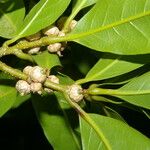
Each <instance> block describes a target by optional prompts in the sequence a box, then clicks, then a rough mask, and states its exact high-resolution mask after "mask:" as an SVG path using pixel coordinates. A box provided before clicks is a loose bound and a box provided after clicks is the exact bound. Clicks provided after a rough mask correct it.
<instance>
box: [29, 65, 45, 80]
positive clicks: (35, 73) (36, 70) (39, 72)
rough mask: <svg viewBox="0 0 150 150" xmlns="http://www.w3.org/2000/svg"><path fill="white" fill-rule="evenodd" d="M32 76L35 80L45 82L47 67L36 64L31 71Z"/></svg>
mask: <svg viewBox="0 0 150 150" xmlns="http://www.w3.org/2000/svg"><path fill="white" fill-rule="evenodd" d="M30 78H31V80H32V81H34V82H40V83H43V82H44V81H45V80H46V71H45V69H43V68H41V67H39V66H35V67H33V68H32V70H31V72H30Z"/></svg>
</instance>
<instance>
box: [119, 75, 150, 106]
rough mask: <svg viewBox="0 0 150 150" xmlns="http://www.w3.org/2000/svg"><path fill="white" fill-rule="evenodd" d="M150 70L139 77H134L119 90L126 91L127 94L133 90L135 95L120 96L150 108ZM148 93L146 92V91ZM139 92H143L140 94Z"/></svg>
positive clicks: (132, 102)
mask: <svg viewBox="0 0 150 150" xmlns="http://www.w3.org/2000/svg"><path fill="white" fill-rule="evenodd" d="M149 82H150V72H147V73H145V74H143V75H142V76H139V77H137V78H134V79H133V80H131V81H130V82H129V83H127V84H126V85H124V86H123V87H121V88H120V89H119V90H118V92H125V93H126V94H128V93H130V92H132V93H134V94H135V95H130V96H129V95H128V96H118V97H120V98H122V99H124V100H125V101H127V102H129V103H131V104H134V105H137V106H141V107H144V108H148V109H150V84H149ZM145 92H146V93H147V94H144V93H145ZM139 93H141V94H140V95H139ZM148 93H149V94H148Z"/></svg>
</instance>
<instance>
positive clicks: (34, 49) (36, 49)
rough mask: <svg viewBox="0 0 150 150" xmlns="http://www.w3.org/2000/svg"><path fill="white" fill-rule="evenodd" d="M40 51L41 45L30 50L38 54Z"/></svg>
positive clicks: (31, 52)
mask: <svg viewBox="0 0 150 150" xmlns="http://www.w3.org/2000/svg"><path fill="white" fill-rule="evenodd" d="M39 51H40V47H34V48H31V49H30V50H29V51H28V54H37V53H38V52H39Z"/></svg>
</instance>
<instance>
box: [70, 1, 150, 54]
mask: <svg viewBox="0 0 150 150" xmlns="http://www.w3.org/2000/svg"><path fill="white" fill-rule="evenodd" d="M149 15H150V1H149V0H148V1H146V0H133V1H130V0H116V1H114V0H99V1H98V2H97V3H96V5H95V6H94V7H93V8H92V9H91V11H90V12H88V14H86V15H85V16H84V17H83V18H82V19H81V20H80V21H79V22H78V24H77V26H76V28H75V30H74V31H73V32H72V33H71V35H70V36H71V37H70V39H73V40H74V41H76V42H78V43H80V44H82V45H84V46H87V47H89V48H91V49H94V50H97V51H103V52H111V53H116V54H127V55H128V54H144V53H149V52H150V51H149V50H150V42H149V39H150V30H149V25H150V16H149Z"/></svg>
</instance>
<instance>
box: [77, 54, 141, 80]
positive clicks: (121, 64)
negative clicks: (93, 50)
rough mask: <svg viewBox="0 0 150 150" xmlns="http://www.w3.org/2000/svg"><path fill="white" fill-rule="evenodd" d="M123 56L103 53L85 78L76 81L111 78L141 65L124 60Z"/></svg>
mask: <svg viewBox="0 0 150 150" xmlns="http://www.w3.org/2000/svg"><path fill="white" fill-rule="evenodd" d="M125 58H126V57H125V56H113V55H111V54H109V55H104V57H103V58H101V59H100V60H99V61H98V62H97V63H96V64H95V65H94V67H93V68H92V69H91V70H90V71H89V72H88V74H87V75H86V77H85V79H81V80H79V81H78V83H86V82H90V81H97V80H103V79H108V78H112V77H115V76H119V75H122V74H124V73H128V72H130V71H132V70H135V69H137V68H139V67H141V66H142V65H143V64H140V63H134V62H130V61H126V59H125ZM131 60H132V59H131Z"/></svg>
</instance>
